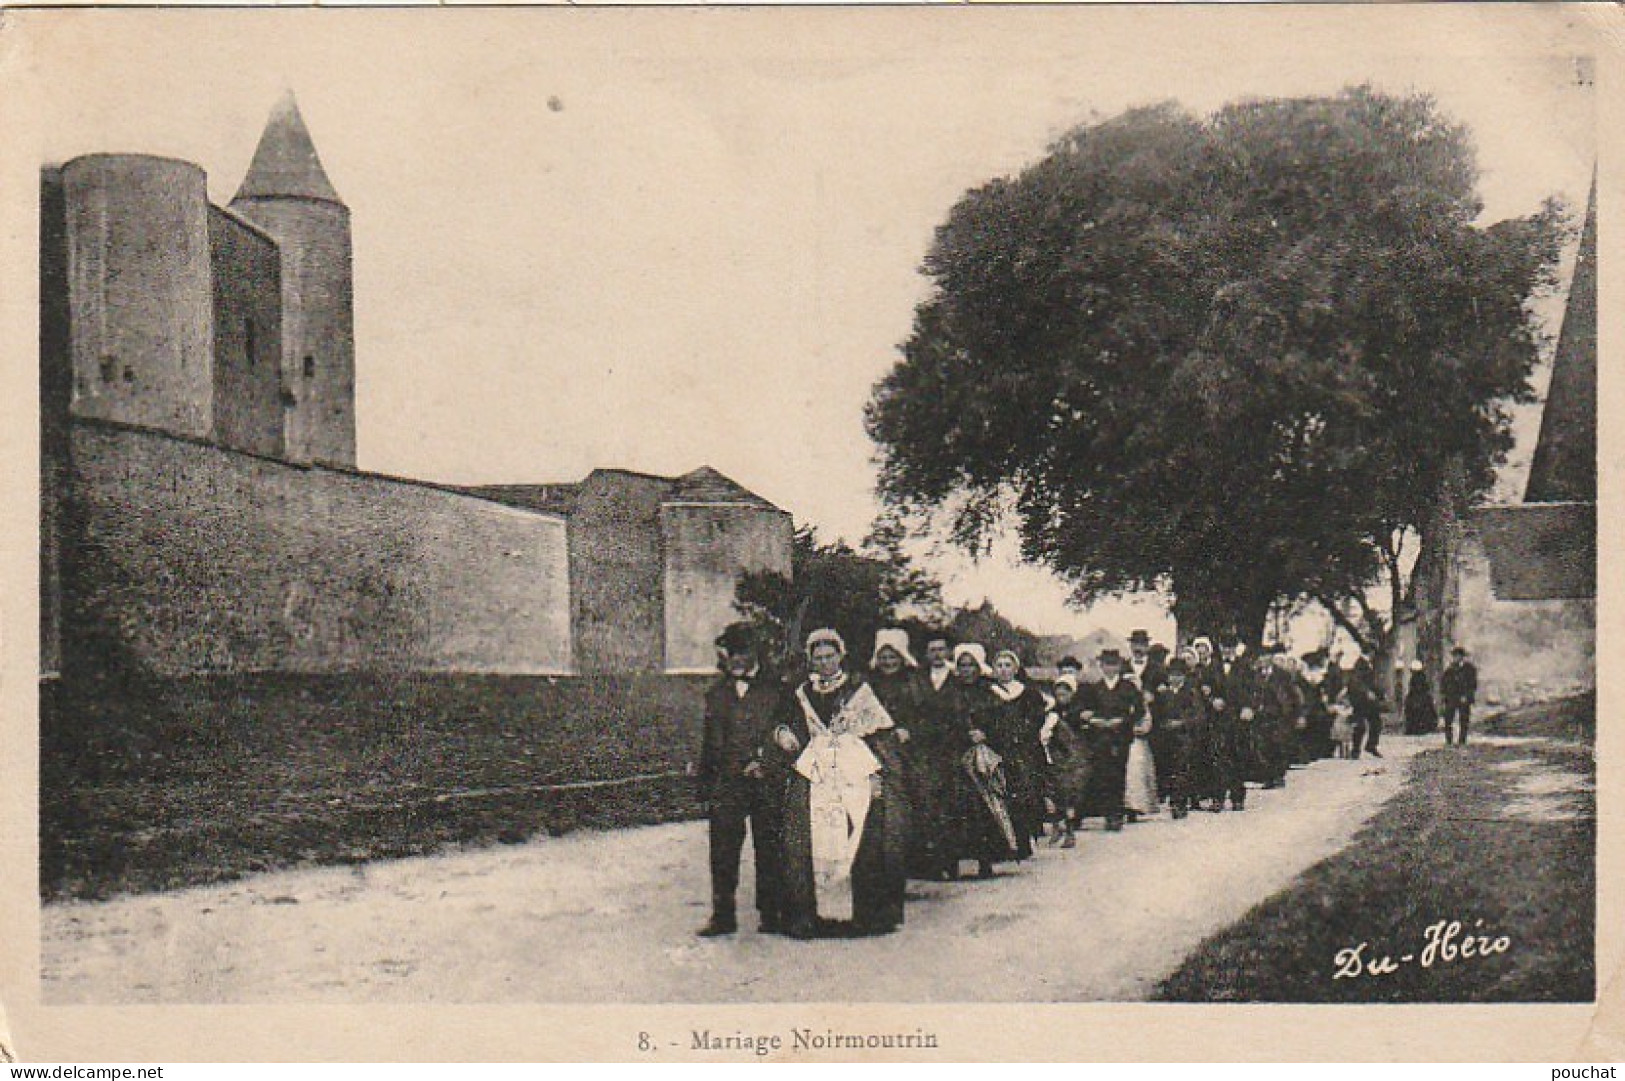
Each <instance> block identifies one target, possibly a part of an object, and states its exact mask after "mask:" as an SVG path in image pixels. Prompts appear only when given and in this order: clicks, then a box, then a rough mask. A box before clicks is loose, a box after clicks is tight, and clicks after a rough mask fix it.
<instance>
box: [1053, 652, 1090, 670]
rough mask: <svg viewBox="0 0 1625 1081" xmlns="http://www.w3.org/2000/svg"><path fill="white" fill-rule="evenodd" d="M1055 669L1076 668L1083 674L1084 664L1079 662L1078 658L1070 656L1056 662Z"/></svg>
mask: <svg viewBox="0 0 1625 1081" xmlns="http://www.w3.org/2000/svg"><path fill="white" fill-rule="evenodd" d="M1055 667H1057V668H1076V669H1077V670H1078V671H1080V672H1081V671H1083V662H1082V661H1080V660H1078V658H1076V657H1073V656H1070V655H1068V656H1065V657H1062V658H1061V659H1060V660H1058V661H1056V662H1055Z"/></svg>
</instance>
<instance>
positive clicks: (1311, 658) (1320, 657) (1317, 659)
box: [1303, 649, 1331, 664]
mask: <svg viewBox="0 0 1625 1081" xmlns="http://www.w3.org/2000/svg"><path fill="white" fill-rule="evenodd" d="M1330 659H1331V654H1329V653H1327V652H1326V651H1325V650H1324V649H1311V650H1310V651H1309V652H1308V653H1305V654H1304V655H1303V660H1304V663H1305V664H1325V663H1326V662H1327V661H1328V660H1330Z"/></svg>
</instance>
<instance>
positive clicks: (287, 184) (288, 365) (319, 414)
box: [231, 93, 355, 467]
mask: <svg viewBox="0 0 1625 1081" xmlns="http://www.w3.org/2000/svg"><path fill="white" fill-rule="evenodd" d="M231 209H232V210H233V211H235V212H236V213H237V214H239V215H240V216H242V217H243V218H245V219H246V220H248V221H250V222H252V223H253V224H255V225H257V226H259V227H260V228H261V229H263V230H264V231H265V232H266V233H267V234H269V235H270V237H271V238H272V239H273V240H275V241H276V245H277V248H278V249H279V251H280V252H281V258H282V268H281V271H282V387H283V391H282V404H283V409H284V418H285V423H284V425H283V436H284V442H285V445H286V451H285V453H286V454H287V457H288V458H289V459H290V460H292V461H296V462H310V461H315V462H324V463H328V464H332V465H341V466H351V467H353V466H354V465H355V301H354V295H353V288H352V279H351V268H350V258H351V256H350V209H349V208H348V207H347V206H345V205H344V201H343V200H342V199H340V198H339V193H338V192H337V191H336V190H334V188H333V184H332V182H331V181H330V180H328V178H327V173H326V171H325V170H324V169H323V168H322V163H321V159H320V158H318V157H317V156H316V147H315V144H314V143H313V142H312V141H311V138H310V132H309V130H308V129H307V128H306V127H305V121H304V118H303V117H301V116H300V115H299V106H298V105H297V104H296V103H295V102H294V99H293V94H292V93H289V94H287V95H285V96H284V97H283V98H282V100H281V101H280V102H278V103H277V106H276V108H275V109H274V110H273V111H272V113H271V119H270V122H269V123H268V124H266V126H265V132H264V134H263V135H261V136H260V144H259V147H258V149H256V150H255V152H254V161H253V164H251V165H250V166H249V168H248V175H247V176H246V177H245V178H244V179H243V183H242V186H241V187H240V188H238V189H237V195H236V197H235V198H233V199H232V201H231Z"/></svg>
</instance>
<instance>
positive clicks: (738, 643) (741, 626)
mask: <svg viewBox="0 0 1625 1081" xmlns="http://www.w3.org/2000/svg"><path fill="white" fill-rule="evenodd" d="M759 645H760V642H759V641H758V638H757V635H756V628H755V627H753V626H751V625H750V624H749V623H730V624H728V626H727V627H726V628H724V629H723V632H722V633H721V634H719V635H717V648H718V649H720V650H721V651H722V652H724V653H754V652H755V651H756V649H757V647H758V646H759Z"/></svg>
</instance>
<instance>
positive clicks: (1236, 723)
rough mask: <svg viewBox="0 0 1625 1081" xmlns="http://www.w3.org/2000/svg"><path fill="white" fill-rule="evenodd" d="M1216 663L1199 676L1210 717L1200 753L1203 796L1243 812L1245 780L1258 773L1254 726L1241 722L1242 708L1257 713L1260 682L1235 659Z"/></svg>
mask: <svg viewBox="0 0 1625 1081" xmlns="http://www.w3.org/2000/svg"><path fill="white" fill-rule="evenodd" d="M1228 668H1229V671H1226V670H1225V669H1226V664H1225V662H1224V661H1223V660H1215V661H1214V662H1213V663H1212V664H1211V665H1208V666H1207V668H1206V669H1205V670H1204V672H1203V674H1202V687H1203V690H1204V693H1205V696H1206V698H1207V700H1208V704H1209V706H1210V707H1211V709H1212V713H1211V715H1210V716H1209V718H1208V725H1207V733H1206V735H1207V738H1206V740H1205V741H1204V743H1205V746H1204V747H1203V749H1202V754H1203V757H1204V758H1205V759H1206V762H1205V765H1206V770H1205V772H1206V777H1205V779H1204V782H1205V783H1204V784H1203V786H1202V787H1203V792H1202V795H1203V796H1206V797H1208V798H1210V799H1212V800H1214V801H1215V804H1216V805H1217V806H1218V807H1219V808H1221V809H1222V808H1223V807H1224V801H1225V799H1226V797H1228V798H1229V800H1230V806H1231V807H1233V808H1235V809H1236V810H1242V809H1243V808H1245V807H1246V805H1247V776H1248V774H1250V773H1255V772H1257V771H1258V761H1257V753H1256V748H1255V747H1254V741H1253V724H1252V722H1251V721H1244V720H1242V719H1241V710H1242V707H1243V706H1246V707H1249V708H1252V709H1254V710H1255V711H1256V709H1257V707H1256V706H1255V705H1254V703H1255V702H1256V701H1257V699H1258V689H1259V686H1258V685H1259V681H1258V676H1257V673H1256V672H1255V671H1254V669H1253V666H1252V665H1251V664H1249V663H1248V662H1247V661H1246V660H1245V659H1242V658H1237V659H1236V660H1235V661H1234V662H1231V663H1230V664H1229V665H1228Z"/></svg>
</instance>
